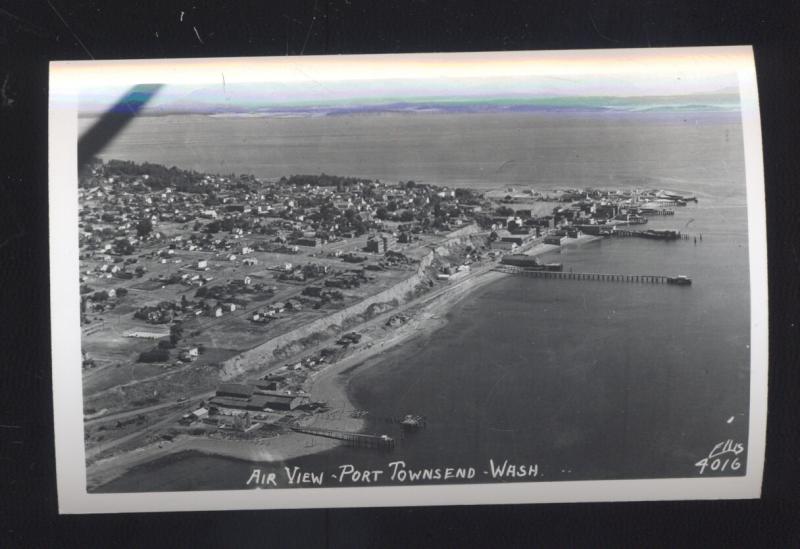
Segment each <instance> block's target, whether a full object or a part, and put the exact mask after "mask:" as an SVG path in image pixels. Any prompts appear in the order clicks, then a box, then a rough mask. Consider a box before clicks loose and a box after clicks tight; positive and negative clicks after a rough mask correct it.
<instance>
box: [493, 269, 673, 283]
mask: <svg viewBox="0 0 800 549" xmlns="http://www.w3.org/2000/svg"><path fill="white" fill-rule="evenodd" d="M494 270H495V271H500V272H502V273H507V274H512V275H518V276H527V277H530V278H549V279H559V280H597V281H602V282H633V283H641V284H673V283H674V280H675V278H676V277H672V276H665V275H634V274H621V273H571V272H558V271H530V270H527V269H523V268H520V267H513V266H511V265H497V266H496V267H495V268H494Z"/></svg>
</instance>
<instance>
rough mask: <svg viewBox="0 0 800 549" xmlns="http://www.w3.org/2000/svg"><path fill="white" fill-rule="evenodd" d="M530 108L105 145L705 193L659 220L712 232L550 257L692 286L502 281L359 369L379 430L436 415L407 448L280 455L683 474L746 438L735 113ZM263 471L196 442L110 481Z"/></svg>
mask: <svg viewBox="0 0 800 549" xmlns="http://www.w3.org/2000/svg"><path fill="white" fill-rule="evenodd" d="M528 116H529V117H528V118H526V117H525V116H519V117H513V118H509V117H506V116H488V115H467V116H461V117H452V116H449V115H438V116H434V117H424V118H423V117H390V116H386V117H356V118H354V119H352V120H348V119H335V118H332V119H330V120H325V119H322V120H320V119H292V120H264V119H213V118H201V117H184V118H179V119H178V118H176V119H174V120H173V121H171V122H170V121H169V120H168V119H156V118H154V119H142V120H137V121H135V122H134V123H133V124H132V125H131V126H130V127H129V128H128V129H127V130H126V133H125V134H124V135H122V136H121V137H120V138H119V139H118V140H117V141H116V142H115V143H113V144H112V145H111V146H110V147H109V149H108V151H106V153H104V155H103V156H104V157H106V158H128V159H133V160H139V161H143V160H148V161H152V162H162V163H166V164H168V165H171V164H175V165H178V166H181V167H185V168H195V169H198V170H207V171H221V172H229V171H233V172H237V173H249V172H253V173H255V174H256V175H257V176H261V177H279V176H280V175H285V174H290V173H315V172H322V171H324V172H326V173H336V174H348V175H361V176H367V177H379V178H381V179H384V180H388V181H392V180H398V179H403V180H405V179H417V180H421V181H430V182H437V183H440V184H449V185H471V186H474V187H481V188H487V187H493V186H500V185H533V186H537V187H540V188H543V189H544V188H548V186H567V185H571V186H580V185H596V186H603V185H607V186H628V185H634V186H636V185H639V186H663V187H667V188H675V189H681V190H687V191H691V192H695V193H697V195H698V196H699V197H700V202H699V204H697V205H695V204H691V205H689V206H687V207H685V208H680V209H678V212H677V214H676V215H675V216H674V217H663V218H652V219H651V222H650V224H649V225H648V228H655V229H658V228H670V229H679V230H682V231H684V232H688V233H690V234H693V235H694V234H700V233H702V235H703V240H702V241H701V242H698V243H697V244H696V245H695V244H694V242H693V241H691V240H690V241H678V242H658V241H648V240H641V239H604V240H602V241H598V242H595V243H591V244H587V245H585V246H582V247H579V248H567V249H564V250H563V251H562V252H561V253H560V254H553V255H552V257H547V258H546V259H551V260H556V261H560V262H562V263H564V267H565V270H569V269H573V270H574V271H575V272H619V273H632V274H648V273H652V274H687V275H689V276H691V277H692V279H693V281H694V284H693V285H692V286H691V287H688V288H685V287H674V286H660V285H637V284H625V283H607V282H590V281H580V282H579V281H557V280H536V279H527V278H516V277H506V278H504V279H502V280H500V281H498V282H496V283H493V284H490V285H487V286H485V287H483V288H481V289H479V290H477V291H475V292H474V293H472V294H470V295H469V296H468V297H467V298H466V299H464V300H463V301H462V302H460V303H459V304H458V305H457V306H456V307H454V308H453V309H452V310H451V311H450V312H449V313H448V314H447V317H448V320H449V322H448V324H447V325H446V326H445V327H443V328H442V329H440V330H438V331H436V332H434V333H430V334H426V335H425V336H424V337H422V338H419V339H416V340H414V341H412V342H410V343H408V344H406V345H404V346H402V347H400V348H397V349H395V350H393V351H390V352H389V353H387V354H385V355H383V356H382V357H380V359H379V360H378V359H376V361H375V363H374V364H370V365H369V367H365V366H366V365H365V366H362V367H361V368H358V369H356V370H355V371H354V372H351V373H350V374H349V376H350V377H349V379H348V390H349V391H350V394H351V395H352V397H353V399H354V401H355V403H356V405H357V407H358V408H361V409H365V410H369V412H370V415H369V416H368V417H369V418H370V419H369V420H368V425H367V431H370V432H380V433H390V434H392V435H393V436H398V437H401V434H400V432H399V430H398V429H397V427H396V426H394V425H390V424H388V423H386V422H385V421H383V420H382V418H386V417H392V416H398V415H403V414H407V413H414V414H421V415H425V416H427V417H428V426H427V428H426V429H424V430H422V431H420V432H418V433H415V434H410V435H408V436H407V437H406V438H403V439H401V440H399V441H398V447H397V448H396V449H395V450H394V452H392V453H391V454H385V453H382V452H378V451H374V450H358V449H351V448H338V449H335V450H332V451H329V452H325V453H323V454H319V455H314V456H308V457H305V458H300V459H297V460H292V461H291V462H289V463H287V464H279V465H278V466H272V468H277V467H282V466H283V465H290V466H293V465H300V466H302V467H303V468H305V469H309V470H317V471H319V470H326V471H329V472H336V470H337V468H338V466H339V465H342V464H345V463H350V464H354V465H356V466H357V467H361V468H382V469H385V468H386V464H387V463H388V462H389V461H394V460H399V459H402V460H404V461H405V462H406V463H407V465H408V466H409V467H410V468H422V467H437V466H459V465H461V466H473V467H475V468H476V469H477V470H478V477H479V478H478V479H477V480H478V481H485V480H487V478H486V477H485V476H483V475H482V471H483V470H485V469H488V466H487V464H488V461H489V459H493V460H495V462H497V461H503V460H505V459H508V460H510V461H513V462H515V463H518V464H521V463H524V464H538V467H539V475H540V476H539V477H538V478H539V480H577V479H614V478H654V477H684V476H692V475H694V474H695V471H696V468H695V467H694V465H693V464H694V463H695V462H697V461H698V460H699V459H701V458H702V457H704V456H706V455H707V454H708V452H709V451H710V450H711V449H712V447H713V446H714V445H715V444H717V443H718V442H722V441H725V440H727V439H733V440H735V441H741V442H746V440H747V422H748V409H749V400H748V394H749V289H748V254H747V212H746V207H745V192H744V181H743V160H742V141H741V129H740V126H739V124H738V122H737V121H736V119H735V118H731V116H730V115H708V114H705V115H702V117H698V118H688V119H685V117H686V116H687V115H685V114H684V115H681V116H677V115H672V116H666V115H657V116H656V115H650V116H638V115H637V116H633V115H628V116H626V117H623V118H619V117H610V116H605V115H592V116H581V115H575V114H572V115H559V116H560V118H559V117H556V116H555V115H552V114H551V115H528ZM275 126H278V128H277V130H276V134H274V135H273V134H270V135H268V136H266V137H265V136H264V132H266V131H267V130H266V129H265V128H270V127H275ZM167 129H169V131H167ZM285 135H290V136H291V137H290V138H286V137H284V136H285ZM456 135H457V136H458V138H454V137H453V136H456ZM187 139H188V142H187V143H186V144H183V141H184V140H187ZM365 139H366V141H364V140H365ZM220 143H224V145H220ZM365 149H366V150H365ZM234 165H235V166H237V167H236V168H234ZM215 166H217V167H215ZM220 166H226V168H224V169H223V168H221V167H220ZM487 171H488V172H490V173H491V178H488V176H487V175H486V172H487ZM257 466H258V467H261V468H262V469H264V470H267V469H269V468H270V466H267V465H265V464H258V465H257ZM253 467H254V464H251V463H246V462H241V461H237V460H230V459H225V458H216V457H208V456H201V455H196V454H191V453H187V454H182V455H178V456H173V457H170V458H165V459H162V460H159V461H156V462H153V463H151V464H148V465H145V466H142V467H139V468H137V469H134V470H133V471H131V472H129V473H127V474H126V475H124V476H122V477H121V478H119V479H117V480H115V481H113V482H111V483H110V484H109V485H107V486H106V487H104V489H103V490H104V491H106V490H108V491H114V492H121V491H156V490H190V489H234V488H242V487H244V483H245V482H246V480H247V479H248V478H249V476H250V472H251V471H252V469H253ZM739 472H740V473H743V472H744V471H743V470H740V471H739ZM278 478H279V479H280V478H282V476H281V475H279V477H278Z"/></svg>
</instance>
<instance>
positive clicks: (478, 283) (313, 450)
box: [87, 245, 552, 491]
mask: <svg viewBox="0 0 800 549" xmlns="http://www.w3.org/2000/svg"><path fill="white" fill-rule="evenodd" d="M551 250H552V247H551V246H548V245H542V246H537V247H535V248H533V249H531V250H529V251H527V252H526V253H527V254H528V255H540V254H542V253H546V252H548V251H551ZM505 276H507V275H505V274H504V273H500V272H497V271H492V270H489V269H486V270H481V271H480V272H477V273H475V274H474V275H473V276H470V277H468V278H465V279H463V280H461V281H459V282H457V283H455V284H453V285H452V286H448V287H446V288H443V289H442V290H441V291H440V292H439V293H437V294H436V295H435V296H428V297H427V299H426V298H425V297H423V300H422V302H421V303H417V304H415V305H413V306H412V307H410V308H408V309H407V310H405V312H406V313H407V314H409V316H410V318H409V320H408V321H407V322H406V323H405V324H403V325H401V326H399V327H397V328H387V327H386V326H384V325H383V324H374V325H370V326H369V327H367V328H366V330H364V332H363V335H364V337H363V339H362V347H361V348H360V349H359V350H357V351H356V352H355V353H353V354H351V355H349V356H347V357H345V358H344V359H342V360H340V361H338V362H336V363H334V364H331V365H330V366H328V367H326V368H324V369H322V370H320V371H318V372H315V373H313V374H311V375H310V376H309V378H308V379H307V381H306V386H305V389H306V391H307V392H308V393H309V394H310V395H311V399H312V400H314V401H324V402H326V403H327V404H328V408H329V412H326V413H320V414H314V415H312V416H311V417H309V418H305V419H304V420H301V424H302V425H305V426H314V427H319V428H325V429H333V430H339V431H351V432H359V431H361V430H363V429H364V426H365V424H366V421H365V420H364V419H363V418H361V417H353V415H352V412H353V411H355V406H354V404H353V402H352V401H351V399H350V396H349V395H348V392H347V383H348V381H349V376H347V374H348V370H350V369H351V368H354V367H362V368H363V367H366V368H369V367H373V366H375V365H377V364H379V363H380V362H381V360H380V358H381V354H382V353H383V352H384V351H387V350H389V349H391V348H394V347H396V346H398V345H401V344H403V343H405V342H407V341H409V340H411V339H413V338H414V337H416V336H418V335H419V334H421V333H424V334H430V333H432V332H434V331H436V330H438V329H439V328H441V327H443V326H444V325H446V324H447V319H446V317H445V315H446V313H447V312H448V311H449V310H450V309H451V308H452V307H453V306H455V305H456V303H458V302H459V301H460V300H461V299H463V298H465V297H466V296H467V295H469V293H470V292H471V291H473V290H475V289H477V288H480V287H482V286H485V285H486V284H489V283H491V282H494V281H496V280H499V279H502V278H503V277H505ZM339 445H340V442H339V441H337V440H333V439H328V438H323V437H313V436H311V435H306V434H301V433H295V432H288V433H283V434H281V435H278V436H275V437H272V438H263V439H258V440H254V441H244V440H229V439H224V438H216V437H199V436H190V435H180V436H177V437H176V438H175V439H174V440H173V441H171V442H166V441H161V442H157V443H153V444H150V445H147V446H144V447H142V448H138V449H136V450H133V451H130V452H126V453H123V454H119V455H116V456H112V457H109V458H106V459H102V460H99V461H97V462H95V463H93V464H91V465H90V466H89V467H87V489H88V490H90V491H91V490H96V489H98V488H100V487H102V486H103V485H105V484H107V483H109V482H111V481H113V480H114V479H116V478H118V477H120V476H122V475H124V474H125V473H127V472H128V471H130V470H131V469H133V468H137V467H140V466H147V465H148V464H150V463H152V462H153V461H156V460H159V459H162V458H167V457H169V456H176V455H178V454H181V453H190V452H197V453H201V454H206V455H213V456H219V457H225V458H231V459H238V460H242V461H249V462H260V463H280V462H282V461H286V460H289V459H294V458H298V457H302V456H307V455H312V454H317V453H321V452H325V451H327V450H330V449H333V448H335V447H338V446H339Z"/></svg>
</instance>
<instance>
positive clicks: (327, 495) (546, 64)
mask: <svg viewBox="0 0 800 549" xmlns="http://www.w3.org/2000/svg"><path fill="white" fill-rule="evenodd" d="M681 64H683V65H685V66H686V67H687V68H688V69H691V70H702V68H703V67H706V66H707V67H716V68H719V67H726V68H727V69H728V70H730V71H732V72H736V73H737V74H738V78H739V91H740V97H741V116H742V130H743V135H744V158H745V172H746V184H747V209H748V237H749V261H750V326H751V340H750V344H751V347H750V413H749V429H748V433H749V435H748V436H749V438H748V443H747V446H748V452H747V472H746V475H745V476H741V477H714V478H677V479H674V478H668V479H648V480H609V481H559V482H533V483H522V482H520V483H503V484H473V485H466V484H463V485H447V486H442V485H435V486H433V485H427V486H420V485H415V486H391V487H363V488H361V487H359V488H333V487H331V488H286V489H268V490H262V489H253V490H250V489H248V490H225V491H216V490H215V491H187V492H148V493H126V494H95V493H92V494H90V493H88V492H87V490H86V467H85V459H84V457H85V446H84V436H83V405H82V403H83V395H82V385H81V332H80V322H79V318H80V311H79V302H80V297H79V269H78V265H79V262H78V253H79V245H78V231H77V230H76V227H77V226H78V173H77V141H78V96H79V93H80V91H81V89H91V87H92V86H96V85H99V84H103V85H105V84H113V85H119V86H123V85H124V86H133V85H137V84H143V83H160V84H169V83H181V84H186V83H194V82H197V83H209V82H216V81H218V80H219V74H220V68H221V67H224V70H225V75H226V79H227V80H228V82H235V81H248V82H252V81H260V80H261V79H262V78H264V79H265V80H268V79H272V80H281V79H287V78H288V79H301V80H325V79H330V80H336V79H344V78H350V79H355V80H358V79H369V78H375V77H379V76H380V77H384V78H386V77H392V78H406V77H440V76H469V75H475V76H478V75H481V74H486V73H487V72H491V73H493V74H504V73H503V72H502V71H512V72H507V74H513V71H519V70H524V71H532V73H535V74H553V71H554V70H558V71H561V72H564V71H566V73H571V74H581V73H583V74H587V73H591V74H598V73H603V72H604V71H606V72H609V73H611V72H620V71H623V72H624V71H645V72H646V71H657V70H659V68H660V67H662V68H663V67H666V66H669V67H670V69H674V68H675V67H676V66H679V65H681ZM537 71H538V72H537ZM254 75H256V76H254ZM48 137H49V214H50V306H51V334H52V335H51V347H52V372H53V410H54V425H55V446H56V471H57V486H58V501H59V512H60V513H66V514H70V513H117V512H154V511H202V510H228V509H278V508H280V509H300V508H325V507H331V508H332V507H387V506H436V505H473V504H475V505H477V504H514V503H520V504H521V503H566V502H599V501H643V500H700V499H747V498H758V497H760V493H761V482H762V474H763V467H764V452H765V444H766V418H767V369H768V330H767V322H768V317H767V312H768V304H767V298H768V293H767V239H766V209H765V200H764V175H763V165H762V151H761V124H760V117H759V109H758V90H757V84H756V71H755V63H754V58H753V51H752V48H751V47H750V46H722V47H708V48H706V47H700V48H655V49H624V50H622V49H618V50H569V51H541V52H531V51H528V52H486V53H454V54H453V53H451V54H401V55H357V56H314V57H275V58H214V59H182V60H180V59H175V60H167V59H161V60H120V61H61V62H53V63H51V65H50V105H49V136H48Z"/></svg>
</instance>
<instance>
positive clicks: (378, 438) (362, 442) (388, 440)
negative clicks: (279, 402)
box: [292, 427, 395, 450]
mask: <svg viewBox="0 0 800 549" xmlns="http://www.w3.org/2000/svg"><path fill="white" fill-rule="evenodd" d="M292 431H295V432H297V433H303V434H306V435H312V436H316V437H324V438H333V439H336V440H342V441H344V442H346V443H347V445H348V446H354V447H356V448H377V449H381V450H392V449H394V447H395V440H394V439H393V438H392V437H390V436H386V435H370V434H366V433H351V432H349V431H336V430H334V429H320V428H318V427H292Z"/></svg>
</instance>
